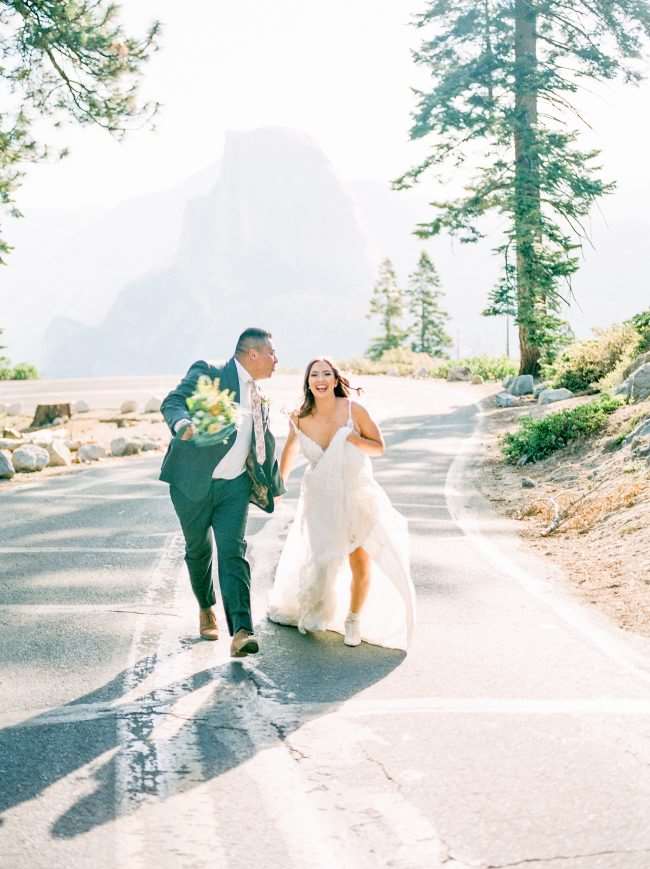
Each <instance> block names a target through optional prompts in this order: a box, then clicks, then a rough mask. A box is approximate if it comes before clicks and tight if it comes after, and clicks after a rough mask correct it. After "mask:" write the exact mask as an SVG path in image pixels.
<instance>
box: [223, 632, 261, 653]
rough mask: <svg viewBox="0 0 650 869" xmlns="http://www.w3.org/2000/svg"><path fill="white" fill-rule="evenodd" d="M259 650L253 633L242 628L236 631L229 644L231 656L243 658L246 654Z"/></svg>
mask: <svg viewBox="0 0 650 869" xmlns="http://www.w3.org/2000/svg"><path fill="white" fill-rule="evenodd" d="M259 650H260V646H259V643H258V642H257V640H256V639H255V635H254V634H251V632H250V631H247V630H244V628H242V629H241V630H239V631H237V633H236V634H235V636H234V637H233V638H232V643H231V644H230V656H231V657H232V658H245V657H246V655H254V654H255V652H259Z"/></svg>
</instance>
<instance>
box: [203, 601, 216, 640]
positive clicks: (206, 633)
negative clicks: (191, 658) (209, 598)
mask: <svg viewBox="0 0 650 869" xmlns="http://www.w3.org/2000/svg"><path fill="white" fill-rule="evenodd" d="M199 633H200V635H201V636H202V637H203V639H204V640H218V639H219V629H218V628H217V617H216V615H215V614H214V610H213V609H212V607H210V608H209V609H207V610H199Z"/></svg>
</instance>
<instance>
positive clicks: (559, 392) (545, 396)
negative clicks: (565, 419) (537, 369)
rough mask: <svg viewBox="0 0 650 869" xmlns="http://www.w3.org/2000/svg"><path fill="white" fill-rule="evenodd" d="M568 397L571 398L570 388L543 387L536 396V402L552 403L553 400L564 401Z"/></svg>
mask: <svg viewBox="0 0 650 869" xmlns="http://www.w3.org/2000/svg"><path fill="white" fill-rule="evenodd" d="M568 398H573V393H572V392H571V390H570V389H564V387H562V388H561V389H543V390H542V391H541V392H540V394H539V395H538V396H537V403H538V404H553V402H555V401H566V400H567V399H568Z"/></svg>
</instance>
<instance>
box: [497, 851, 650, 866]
mask: <svg viewBox="0 0 650 869" xmlns="http://www.w3.org/2000/svg"><path fill="white" fill-rule="evenodd" d="M616 854H650V848H631V849H614V850H611V851H589V852H586V853H584V854H557V855H556V856H554V857H526V858H524V859H523V860H515V861H514V862H513V863H487V864H486V865H485V869H510V867H512V866H525V865H526V864H527V863H553V862H555V861H556V860H583V859H585V858H587V857H608V856H609V857H611V856H614V855H616Z"/></svg>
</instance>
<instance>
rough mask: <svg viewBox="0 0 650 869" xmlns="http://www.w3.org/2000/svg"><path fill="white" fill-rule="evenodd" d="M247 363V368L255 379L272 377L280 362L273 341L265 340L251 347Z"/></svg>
mask: <svg viewBox="0 0 650 869" xmlns="http://www.w3.org/2000/svg"><path fill="white" fill-rule="evenodd" d="M246 363H247V364H246V368H247V369H248V371H249V373H250V374H251V376H252V377H253V378H254V379H255V380H266V378H267V377H271V375H272V374H273V372H274V371H275V368H276V365H277V364H278V357H277V355H276V352H275V347H274V346H273V342H272V341H270V340H268V341H263V342H261V343H260V344H255V345H254V346H253V347H251V348H250V350H249V351H248V358H247V360H246Z"/></svg>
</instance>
